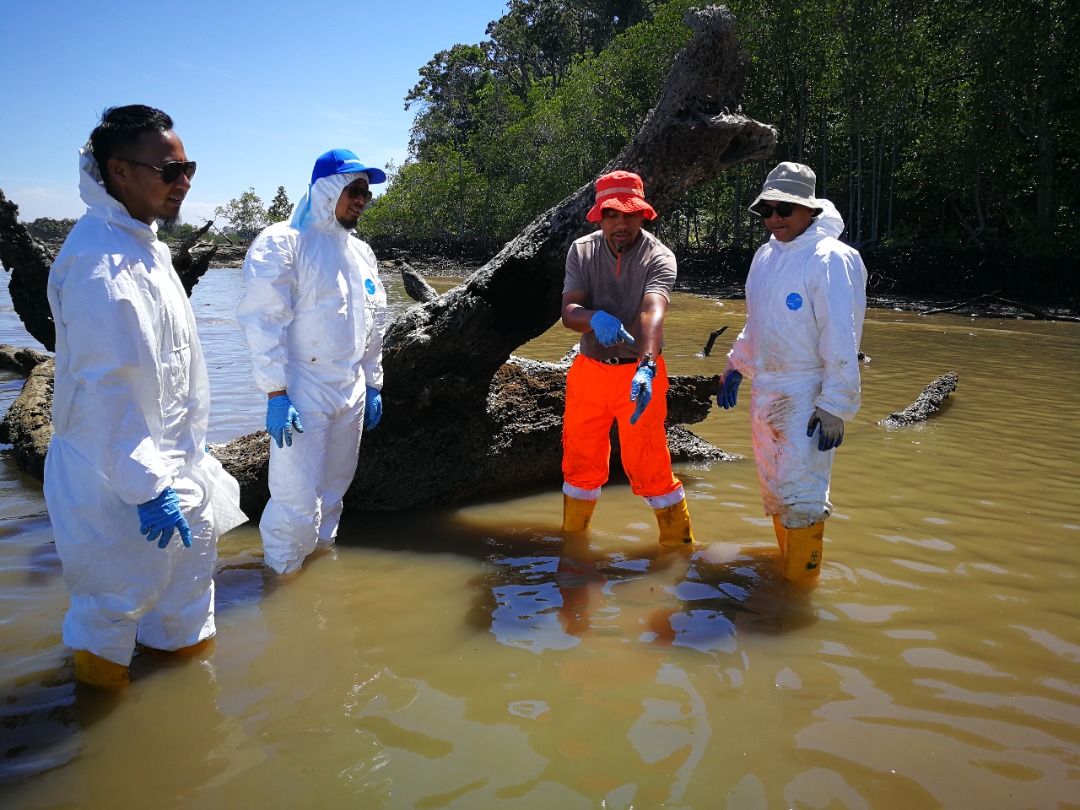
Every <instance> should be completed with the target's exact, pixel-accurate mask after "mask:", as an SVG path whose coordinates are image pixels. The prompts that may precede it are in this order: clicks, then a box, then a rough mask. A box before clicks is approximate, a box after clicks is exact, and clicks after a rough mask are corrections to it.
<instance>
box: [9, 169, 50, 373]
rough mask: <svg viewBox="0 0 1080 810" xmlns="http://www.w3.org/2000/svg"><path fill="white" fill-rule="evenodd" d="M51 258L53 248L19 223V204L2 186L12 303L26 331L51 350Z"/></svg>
mask: <svg viewBox="0 0 1080 810" xmlns="http://www.w3.org/2000/svg"><path fill="white" fill-rule="evenodd" d="M52 260H53V254H52V251H51V250H49V248H48V246H47V245H46V244H45V243H44V242H42V241H41V240H40V239H35V238H34V237H33V236H31V235H30V232H29V231H27V230H26V228H25V227H24V226H23V225H22V224H21V223H20V222H19V206H17V205H16V204H15V203H13V202H11V201H10V200H9V199H8V198H7V197H5V196H4V191H3V189H0V264H3V265H4V267H6V268H7V269H8V271H9V272H10V273H11V281H10V282H9V283H8V290H9V291H10V293H11V304H12V306H13V307H14V308H15V314H17V315H18V316H19V318H20V320H22V322H23V326H25V327H26V331H27V332H29V333H30V334H31V335H32V336H33V338H34V339H35V340H37V341H38V342H39V343H41V345H42V346H44V347H45V348H46V349H48V350H49V351H50V352H51V351H53V350H54V349H55V348H56V328H55V327H54V326H53V319H52V312H51V311H50V310H49V296H48V284H49V267H50V266H51V265H52Z"/></svg>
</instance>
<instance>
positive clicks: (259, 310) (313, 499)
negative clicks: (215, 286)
mask: <svg viewBox="0 0 1080 810" xmlns="http://www.w3.org/2000/svg"><path fill="white" fill-rule="evenodd" d="M359 176H360V175H359V174H357V173H350V174H335V175H330V176H329V177H322V178H319V179H318V180H316V181H315V183H314V184H313V185H312V186H311V188H310V190H309V191H308V194H307V196H306V197H305V198H304V199H302V200H301V201H300V202H299V203H298V204H297V206H296V210H295V211H294V212H293V216H292V219H291V220H290V221H289V222H279V223H275V224H274V225H271V226H270V227H269V228H266V229H265V230H263V232H262V233H260V234H259V236H258V237H257V238H256V239H255V241H254V242H252V244H251V247H250V248H249V249H248V253H247V258H246V259H245V260H244V271H243V272H244V279H245V282H246V290H245V293H244V297H243V299H242V300H241V301H240V305H239V307H238V308H237V311H236V319H237V321H239V323H240V325H241V327H243V330H244V336H245V338H246V339H247V343H248V347H249V348H250V349H251V353H252V371H253V373H254V375H255V383H256V385H257V386H258V388H259V389H260V390H262V391H263V392H265V393H270V392H272V391H280V390H283V389H287V391H288V395H289V399H290V400H291V401H292V404H293V405H294V407H295V408H296V410H297V412H298V413H299V414H300V421H301V423H302V425H303V428H304V432H303V433H294V434H293V441H292V445H291V446H289V445H286V446H285V447H278V446H277V445H276V444H275V443H274V442H273V441H271V442H270V501H269V503H268V504H267V505H266V509H265V511H264V512H263V516H262V521H261V523H260V529H261V531H262V540H263V550H264V553H265V560H266V564H267V565H269V566H270V567H271V568H273V569H274V570H275V571H277V572H278V573H290V572H292V571H295V570H297V569H298V568H299V567H300V566H301V564H302V563H303V561H304V558H305V557H307V555H309V554H310V553H311V552H312V551H314V550H315V547H316V545H324V546H326V545H330V544H332V543H333V542H334V540H335V537H336V535H337V529H338V523H339V522H340V520H341V510H342V498H343V497H344V495H345V492H346V490H347V489H348V488H349V485H350V484H351V483H352V479H353V474H354V473H355V472H356V465H357V461H358V459H359V454H360V435H361V431H362V429H363V424H364V406H365V401H366V395H365V394H366V388H367V386H370V387H372V388H374V389H376V390H381V389H382V383H383V372H382V339H383V331H384V329H385V327H386V291H385V290H384V289H383V285H382V282H380V281H379V273H378V265H377V264H376V261H375V254H374V253H373V252H372V250H371V248H370V247H369V246H368V245H367V244H366V243H365V242H362V241H360V240H359V239H357V238H356V237H355V236H353V235H352V233H351V232H350V231H348V230H346V229H345V228H344V227H342V226H341V225H340V224H339V223H338V221H337V218H336V216H335V213H334V212H335V207H336V205H337V201H338V198H339V197H340V195H341V192H342V190H343V189H344V188H345V186H347V185H348V184H349V183H351V182H352V181H354V180H356V179H357V178H358V177H359Z"/></svg>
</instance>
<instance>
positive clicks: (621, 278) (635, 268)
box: [563, 230, 677, 360]
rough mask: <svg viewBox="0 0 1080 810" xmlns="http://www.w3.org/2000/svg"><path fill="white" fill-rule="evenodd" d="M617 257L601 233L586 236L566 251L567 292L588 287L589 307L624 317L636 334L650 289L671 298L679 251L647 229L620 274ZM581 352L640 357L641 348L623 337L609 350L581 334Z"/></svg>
mask: <svg viewBox="0 0 1080 810" xmlns="http://www.w3.org/2000/svg"><path fill="white" fill-rule="evenodd" d="M615 269H616V257H615V254H613V253H612V252H611V249H610V248H609V247H608V246H607V243H606V242H605V241H604V235H603V233H601V232H600V231H594V232H593V233H590V234H589V235H588V236H583V237H581V238H580V239H578V240H577V241H576V242H574V244H573V245H571V246H570V252H569V253H567V255H566V277H565V280H564V281H563V294H564V295H565V294H566V293H568V292H574V291H577V290H584V291H585V307H586V309H602V310H604V312H607V313H608V314H609V315H614V316H615V317H616V318H618V319H619V320H620V321H621V322H622V325H623V326H625V327H626V329H627V331H629V332H630V334H631V335H633V336H634V337H635V338H637V337H638V336H639V335H640V317H641V302H642V301H643V300H644V298H645V296H646V294H648V293H658V294H660V295H662V296H664V298H666V299H667V300H669V301H670V300H671V291H672V289H673V288H674V287H675V275H676V271H677V266H676V262H675V254H674V253H672V252H671V251H670V250H669V249H668V248H667V247H665V246H664V244H663V243H662V242H661V241H660V240H659V239H657V238H656V237H655V236H653V235H652V234H651V233H649V232H648V231H646V230H642V231H641V238H640V239H639V240H638V242H637V244H636V245H634V247H632V248H631V249H630V250H628V251H626V252H625V253H623V254H622V261H621V262H618V270H619V274H618V276H616V275H615ZM581 353H582V354H584V355H585V356H586V357H591V358H592V359H594V360H607V359H608V358H610V357H636V356H637V352H635V351H634V349H633V348H631V347H630V346H628V345H627V344H625V343H623V342H622V341H619V342H618V343H616V344H615V345H614V346H609V347H607V348H605V347H603V346H601V345H600V341H598V340H597V339H596V335H595V334H593V332H591V331H590V332H586V333H585V334H583V335H582V336H581Z"/></svg>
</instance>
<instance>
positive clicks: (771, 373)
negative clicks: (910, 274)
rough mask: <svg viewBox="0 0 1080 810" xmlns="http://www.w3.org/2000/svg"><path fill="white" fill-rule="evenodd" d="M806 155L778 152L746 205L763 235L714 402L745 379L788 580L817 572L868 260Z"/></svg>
mask: <svg viewBox="0 0 1080 810" xmlns="http://www.w3.org/2000/svg"><path fill="white" fill-rule="evenodd" d="M816 182H817V178H816V176H815V175H814V172H813V171H812V170H811V169H810V168H809V167H807V166H803V165H802V164H799V163H781V164H780V165H778V166H777V167H776V168H775V169H773V170H772V172H770V173H769V176H768V178H767V179H766V180H765V184H764V186H763V188H762V190H761V194H759V195H758V197H757V199H755V200H754V202H753V204H752V205H751V206H750V210H751V211H753V212H754V213H755V214H757V215H759V216H760V217H761V218H762V219H764V220H765V226H766V227H767V228H768V229H769V231H770V233H771V238H770V239H769V241H768V242H767V243H766V244H764V245H762V246H761V247H760V248H759V249H758V251H757V253H756V254H755V255H754V260H753V262H752V263H751V265H750V273H749V275H748V277H747V279H746V325H745V326H744V327H743V330H742V333H741V334H740V335H739V337H738V338H737V339H736V340H735V343H734V345H733V346H732V348H731V351H730V352H729V354H728V359H727V366H726V368H725V369H724V374H723V376H722V377H721V379H720V386H719V389H718V391H717V403H718V404H719V405H720V406H722V407H724V408H733V407H735V403H736V400H737V397H738V391H739V384H740V383H741V382H742V378H743V376H744V375H745V376H748V377H752V378H753V388H752V389H751V396H750V425H751V430H752V433H753V443H754V459H755V460H756V462H757V468H758V480H759V483H760V485H761V494H762V498H763V500H764V503H765V512H766V514H768V515H771V516H772V520H773V527H774V529H775V532H776V539H777V542H778V544H779V546H780V552H781V555H782V556H783V561H784V576H785V578H786V579H789V580H810V581H813V578H814V577H817V576H818V574H819V573H820V565H821V560H822V554H823V547H824V536H825V519H826V518H827V517H828V516H829V514H830V512H831V511H832V504H831V503H830V502H829V479H830V476H831V474H832V462H833V450H834V449H835V448H836V447H839V446H840V442H841V441H843V438H844V422H846V421H849V420H851V418H852V417H854V416H855V413H856V411H858V410H859V398H860V382H859V341H860V340H861V338H862V328H863V318H864V317H865V314H866V267H865V266H864V265H863V261H862V257H861V256H860V255H859V252H858V251H857V250H855V249H854V248H852V247H850V246H848V245H846V244H844V243H843V242H841V241H839V239H838V238H837V237H839V236H840V234H841V233H842V232H843V230H844V221H843V219H841V217H840V214H839V213H838V212H837V210H836V208H835V207H834V206H833V204H832V203H831V202H829V201H828V200H825V199H818V198H816V197H815V196H814V194H815V190H816Z"/></svg>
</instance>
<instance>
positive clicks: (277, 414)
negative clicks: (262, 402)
mask: <svg viewBox="0 0 1080 810" xmlns="http://www.w3.org/2000/svg"><path fill="white" fill-rule="evenodd" d="M293 428H295V429H296V432H297V433H303V432H304V426H303V425H301V424H300V414H298V413H297V412H296V408H294V407H293V404H292V401H291V400H290V399H289V395H288V394H279V395H278V396H276V397H274V398H273V399H270V400H268V401H267V403H266V432H267V433H269V434H270V438H271V439H273V440H274V441H275V442H277V446H278V447H281V446H282V444H281V442H282V440H284V442H285V444H287V445H289V447H292V432H293Z"/></svg>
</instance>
